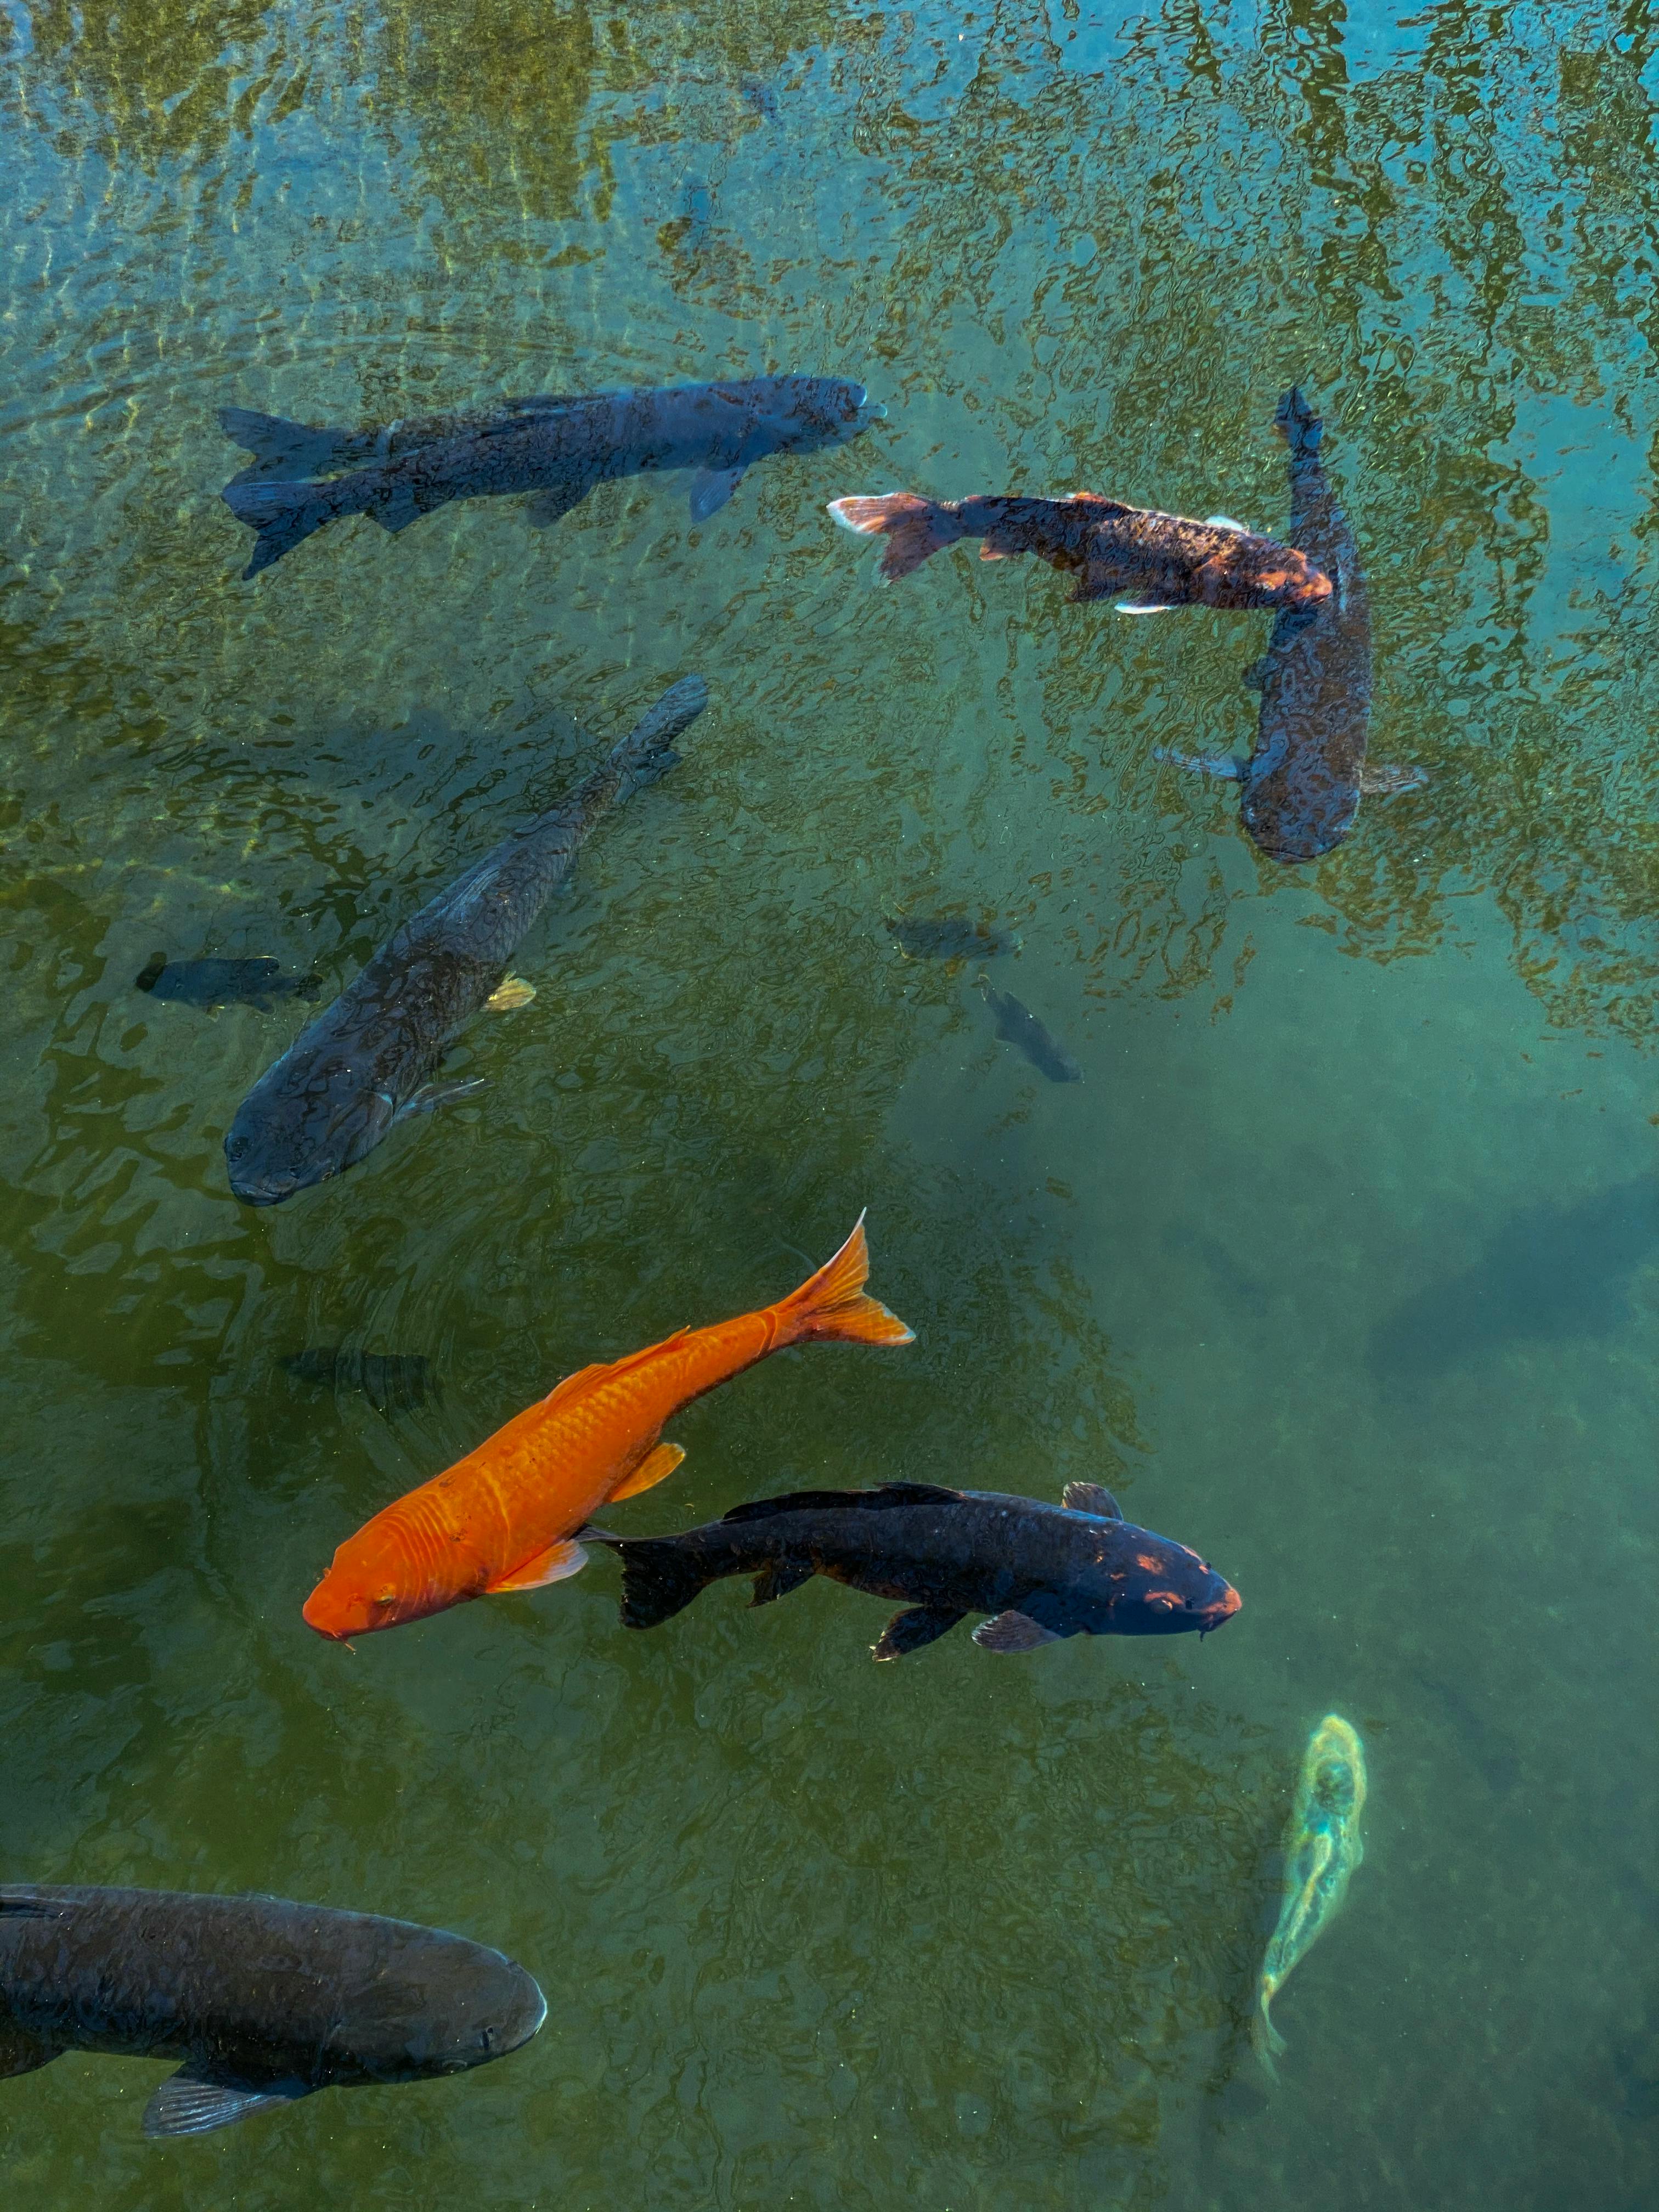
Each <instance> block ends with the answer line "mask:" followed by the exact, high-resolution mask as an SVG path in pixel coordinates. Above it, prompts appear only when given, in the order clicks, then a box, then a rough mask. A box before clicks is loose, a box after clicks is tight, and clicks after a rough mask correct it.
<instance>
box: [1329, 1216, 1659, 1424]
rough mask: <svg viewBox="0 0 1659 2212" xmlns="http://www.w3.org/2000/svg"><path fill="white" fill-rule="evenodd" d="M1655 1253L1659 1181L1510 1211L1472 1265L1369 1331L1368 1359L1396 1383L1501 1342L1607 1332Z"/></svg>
mask: <svg viewBox="0 0 1659 2212" xmlns="http://www.w3.org/2000/svg"><path fill="white" fill-rule="evenodd" d="M1656 1251H1659V1182H1656V1181H1655V1180H1654V1179H1653V1178H1652V1177H1650V1176H1636V1177H1633V1178H1632V1180H1631V1181H1630V1182H1623V1183H1616V1184H1614V1185H1613V1188H1611V1189H1609V1190H1604V1191H1597V1192H1595V1193H1594V1194H1592V1195H1591V1196H1589V1197H1588V1198H1582V1199H1578V1200H1575V1201H1574V1202H1573V1203H1572V1204H1571V1205H1570V1206H1555V1205H1551V1204H1549V1203H1545V1204H1543V1205H1541V1206H1528V1207H1526V1208H1524V1209H1523V1210H1522V1212H1518V1213H1516V1214H1513V1215H1511V1216H1510V1219H1509V1220H1508V1221H1507V1222H1505V1223H1504V1226H1503V1227H1502V1228H1501V1229H1500V1230H1499V1231H1498V1234H1497V1235H1496V1236H1495V1237H1493V1238H1492V1241H1491V1242H1490V1243H1488V1245H1487V1246H1486V1250H1485V1252H1484V1253H1482V1255H1481V1256H1480V1259H1478V1260H1477V1261H1475V1262H1474V1266H1473V1267H1466V1268H1465V1269H1464V1270H1463V1271H1462V1273H1460V1274H1456V1275H1447V1276H1443V1277H1442V1278H1441V1279H1440V1280H1439V1281H1438V1282H1434V1283H1430V1284H1428V1285H1426V1286H1425V1288H1424V1289H1422V1290H1420V1291H1416V1292H1414V1293H1413V1296H1412V1297H1408V1298H1407V1299H1405V1300H1404V1301H1403V1302H1402V1303H1401V1304H1399V1305H1397V1306H1396V1307H1395V1309H1394V1310H1393V1312H1392V1313H1390V1314H1389V1315H1388V1316H1386V1317H1385V1318H1384V1319H1383V1321H1381V1322H1378V1324H1377V1325H1376V1328H1374V1329H1373V1330H1372V1332H1371V1337H1370V1345H1369V1346H1368V1348H1367V1352H1366V1364H1367V1365H1368V1366H1369V1367H1370V1370H1371V1373H1372V1375H1373V1376H1375V1377H1376V1380H1377V1382H1378V1383H1381V1384H1383V1386H1384V1387H1385V1388H1386V1387H1394V1388H1399V1387H1401V1386H1402V1385H1404V1384H1405V1383H1408V1382H1420V1381H1422V1380H1424V1379H1425V1377H1426V1378H1434V1377H1437V1376H1443V1375H1446V1374H1449V1372H1450V1371H1451V1370H1453V1369H1455V1368H1459V1367H1465V1366H1468V1365H1470V1364H1472V1363H1473V1362H1474V1361H1475V1360H1478V1359H1480V1358H1490V1357H1492V1355H1494V1354H1496V1353H1498V1352H1502V1351H1503V1350H1504V1349H1505V1348H1506V1347H1507V1346H1512V1345H1515V1344H1517V1343H1526V1342H1529V1341H1530V1342H1539V1341H1548V1340H1552V1339H1562V1338H1566V1337H1573V1336H1611V1335H1613V1334H1615V1333H1616V1332H1617V1331H1618V1330H1619V1329H1620V1328H1623V1327H1624V1326H1625V1325H1626V1322H1628V1321H1629V1320H1630V1319H1631V1318H1632V1313H1633V1310H1634V1309H1633V1307H1632V1300H1631V1296H1630V1289H1631V1278H1632V1276H1633V1275H1634V1274H1635V1273H1637V1272H1638V1270H1639V1269H1640V1268H1641V1267H1644V1265H1645V1264H1646V1262H1647V1261H1649V1260H1650V1257H1651V1256H1652V1255H1654V1254H1655V1253H1656Z"/></svg>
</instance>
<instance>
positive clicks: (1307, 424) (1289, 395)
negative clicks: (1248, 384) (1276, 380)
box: [1273, 384, 1325, 460]
mask: <svg viewBox="0 0 1659 2212" xmlns="http://www.w3.org/2000/svg"><path fill="white" fill-rule="evenodd" d="M1273 421H1274V422H1276V423H1277V424H1278V426H1279V431H1280V433H1281V434H1282V435H1283V437H1284V440H1285V444H1286V445H1287V446H1288V447H1290V449H1291V459H1292V460H1297V459H1299V458H1300V456H1301V455H1302V454H1304V453H1317V452H1318V451H1319V441H1320V439H1321V438H1322V436H1323V435H1324V431H1325V425H1324V424H1323V422H1321V420H1320V418H1319V416H1317V415H1316V414H1315V413H1314V411H1313V410H1312V408H1311V407H1310V406H1309V404H1308V403H1307V401H1306V400H1305V399H1304V398H1303V396H1302V387H1301V386H1300V385H1296V384H1293V385H1292V386H1291V388H1290V390H1289V391H1288V392H1286V393H1285V397H1284V398H1282V399H1281V400H1280V401H1279V411H1278V413H1277V414H1276V415H1275V416H1273Z"/></svg>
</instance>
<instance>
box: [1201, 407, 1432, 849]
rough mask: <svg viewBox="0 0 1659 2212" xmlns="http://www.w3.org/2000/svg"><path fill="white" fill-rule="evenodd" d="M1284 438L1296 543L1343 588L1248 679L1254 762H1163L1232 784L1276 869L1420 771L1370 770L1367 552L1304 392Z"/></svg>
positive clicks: (1287, 413) (1322, 844) (1286, 616)
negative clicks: (1336, 486)
mask: <svg viewBox="0 0 1659 2212" xmlns="http://www.w3.org/2000/svg"><path fill="white" fill-rule="evenodd" d="M1278 422H1279V428H1280V430H1281V431H1282V432H1283V433H1284V435H1285V443H1286V445H1287V446H1288V447H1289V448H1290V457H1291V537H1292V538H1295V540H1296V542H1297V544H1298V545H1302V546H1305V547H1306V548H1307V550H1308V551H1309V552H1310V554H1311V556H1313V558H1314V559H1315V560H1316V561H1317V562H1319V564H1320V567H1321V568H1322V569H1323V570H1324V572H1325V573H1326V574H1327V575H1328V576H1329V577H1330V578H1331V580H1332V581H1333V583H1334V585H1335V587H1336V588H1335V590H1334V592H1331V594H1330V595H1329V596H1328V598H1327V599H1322V600H1321V601H1320V602H1319V603H1318V604H1317V605H1312V604H1310V605H1305V606H1300V607H1285V608H1283V609H1281V610H1280V611H1279V614H1278V615H1277V617H1275V618H1274V622H1273V634H1272V635H1271V636H1270V637H1269V638H1268V640H1267V651H1266V653H1263V654H1262V656H1261V659H1260V660H1257V661H1255V662H1254V663H1253V664H1252V665H1250V666H1249V668H1247V669H1246V670H1245V671H1244V681H1245V683H1246V684H1249V686H1251V688H1252V689H1254V690H1259V691H1260V692H1261V712H1260V714H1258V716H1257V720H1256V735H1255V745H1254V746H1253V747H1252V749H1251V752H1250V757H1249V759H1248V760H1246V761H1239V760H1237V759H1235V758H1234V757H1233V756H1232V755H1231V754H1220V755H1217V756H1215V757H1210V758H1204V759H1200V758H1197V757H1194V756H1193V755H1191V754H1188V753H1178V752H1172V751H1170V750H1168V749H1167V748H1164V747H1160V748H1159V750H1158V757H1159V758H1160V759H1162V760H1170V761H1174V762H1175V763H1176V764H1177V765H1178V766H1179V767H1182V768H1189V769H1196V770H1198V771H1199V772H1200V774H1203V775H1218V776H1224V777H1229V778H1232V779H1236V780H1237V782H1238V783H1239V784H1240V786H1241V787H1242V788H1241V790H1240V793H1239V813H1240V817H1241V818H1242V819H1243V823H1244V827H1245V829H1247V830H1248V831H1249V834H1250V836H1251V838H1252V839H1253V840H1254V842H1255V843H1256V844H1257V845H1258V846H1259V847H1260V848H1261V851H1262V852H1264V853H1266V854H1267V856H1268V857H1269V859H1271V860H1285V861H1295V860H1317V859H1318V858H1319V856H1320V855H1321V854H1322V853H1328V852H1329V851H1330V849H1331V848H1332V847H1333V846H1334V845H1340V843H1341V842H1342V840H1343V839H1344V838H1345V837H1346V836H1347V834H1348V832H1349V830H1350V829H1352V827H1353V821H1354V817H1355V815H1356V814H1357V813H1358V811H1359V800H1360V796H1361V793H1364V792H1377V793H1383V792H1392V791H1409V790H1411V789H1413V787H1415V786H1416V785H1418V784H1420V783H1423V782H1425V781H1427V778H1426V775H1425V773H1424V771H1423V770H1421V769H1390V768H1382V767H1378V766H1372V767H1370V768H1367V766H1366V764H1365V746H1366V741H1367V738H1368V737H1369V735H1370V716H1371V616H1370V600H1369V599H1368V598H1367V596H1366V592H1365V580H1364V576H1363V575H1362V574H1361V573H1360V568H1359V550H1358V545H1357V544H1356V543H1355V540H1354V534H1353V531H1352V528H1351V527H1350V526H1349V522H1348V519H1347V517H1346V514H1344V513H1343V512H1342V509H1341V507H1340V506H1339V505H1338V504H1337V501H1336V496H1335V494H1334V492H1333V490H1332V489H1331V483H1330V478H1329V477H1328V476H1327V475H1326V473H1325V468H1324V464H1323V462H1322V460H1321V459H1320V457H1319V446H1320V438H1321V434H1322V427H1323V426H1322V423H1321V422H1320V419H1319V417H1318V416H1316V415H1315V414H1313V413H1312V412H1311V411H1310V409H1309V406H1308V403H1307V401H1306V400H1305V399H1304V398H1303V396H1302V394H1301V393H1300V392H1297V391H1291V392H1286V393H1285V397H1284V398H1283V399H1282V400H1281V401H1280V402H1279V416H1278Z"/></svg>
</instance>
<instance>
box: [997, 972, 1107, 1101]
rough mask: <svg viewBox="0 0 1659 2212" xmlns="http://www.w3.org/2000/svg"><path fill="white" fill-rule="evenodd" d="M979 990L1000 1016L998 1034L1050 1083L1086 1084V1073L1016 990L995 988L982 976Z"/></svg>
mask: <svg viewBox="0 0 1659 2212" xmlns="http://www.w3.org/2000/svg"><path fill="white" fill-rule="evenodd" d="M979 987H980V989H981V991H982V992H983V993H984V994H985V1003H986V1005H987V1006H988V1007H989V1008H990V1009H991V1012H993V1013H994V1015H995V1017H996V1024H997V1035H998V1036H1000V1038H1001V1040H1002V1042H1003V1043H1004V1044H1012V1045H1015V1046H1017V1047H1018V1049H1019V1050H1020V1051H1021V1052H1023V1053H1024V1055H1025V1057H1026V1059H1027V1060H1030V1063H1031V1065H1032V1066H1033V1067H1035V1068H1036V1069H1038V1070H1040V1072H1041V1073H1042V1074H1044V1075H1046V1076H1047V1077H1048V1080H1049V1082H1050V1083H1081V1082H1082V1080H1083V1070H1082V1069H1081V1068H1080V1067H1079V1066H1078V1064H1077V1062H1076V1061H1075V1060H1073V1057H1072V1055H1071V1054H1070V1053H1069V1052H1067V1051H1066V1048H1065V1046H1064V1045H1063V1044H1061V1042H1060V1039H1059V1038H1058V1037H1055V1036H1050V1035H1049V1033H1048V1030H1046V1029H1044V1027H1043V1026H1042V1023H1041V1022H1040V1021H1039V1020H1038V1019H1037V1018H1036V1015H1035V1014H1034V1013H1033V1012H1031V1010H1030V1007H1029V1006H1021V1004H1020V1002H1019V1000H1018V999H1017V998H1015V996H1014V994H1013V993H1012V991H999V990H996V989H995V988H994V987H993V986H992V984H991V981H990V980H989V978H988V977H987V976H984V975H981V977H980V979H979Z"/></svg>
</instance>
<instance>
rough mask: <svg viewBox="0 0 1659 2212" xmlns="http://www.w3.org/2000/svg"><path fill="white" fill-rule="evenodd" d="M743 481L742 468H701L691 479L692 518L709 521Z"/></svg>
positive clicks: (696, 520) (695, 520)
mask: <svg viewBox="0 0 1659 2212" xmlns="http://www.w3.org/2000/svg"><path fill="white" fill-rule="evenodd" d="M742 482H743V471H742V470H741V469H699V470H698V471H697V473H696V476H694V477H692V479H691V520H692V521H693V522H707V521H708V518H709V516H710V515H711V514H718V513H720V509H721V507H724V506H725V504H726V501H727V500H728V499H730V498H731V496H732V493H733V492H734V491H735V490H736V489H737V488H738V485H739V484H740V483H742Z"/></svg>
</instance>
